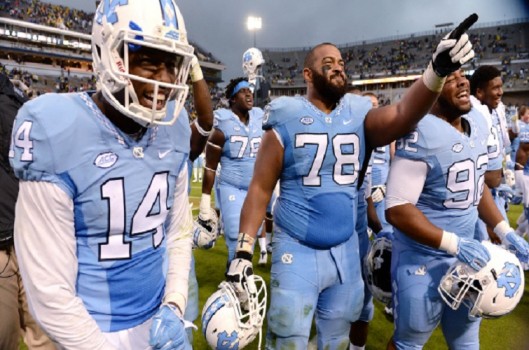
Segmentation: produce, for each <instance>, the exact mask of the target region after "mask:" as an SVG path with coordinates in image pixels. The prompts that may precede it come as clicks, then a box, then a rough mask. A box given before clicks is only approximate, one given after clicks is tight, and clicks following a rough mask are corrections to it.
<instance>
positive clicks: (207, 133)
mask: <svg viewBox="0 0 529 350" xmlns="http://www.w3.org/2000/svg"><path fill="white" fill-rule="evenodd" d="M195 126H196V127H197V131H198V133H199V134H200V135H202V136H204V137H208V136H209V135H211V131H212V130H213V128H212V129H211V130H209V131H206V130H204V129H202V127H201V126H200V124H198V118H196V119H195Z"/></svg>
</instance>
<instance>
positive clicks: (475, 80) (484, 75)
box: [470, 66, 501, 96]
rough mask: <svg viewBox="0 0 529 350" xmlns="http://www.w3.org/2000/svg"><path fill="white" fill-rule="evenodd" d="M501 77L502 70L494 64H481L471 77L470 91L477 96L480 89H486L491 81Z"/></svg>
mask: <svg viewBox="0 0 529 350" xmlns="http://www.w3.org/2000/svg"><path fill="white" fill-rule="evenodd" d="M497 77H501V72H500V70H499V69H498V68H496V67H494V66H481V67H479V68H478V69H476V70H475V71H474V74H472V76H471V77H470V93H471V94H472V95H474V96H476V91H477V90H478V89H484V88H485V86H486V85H487V83H488V82H489V81H491V80H492V79H494V78H497Z"/></svg>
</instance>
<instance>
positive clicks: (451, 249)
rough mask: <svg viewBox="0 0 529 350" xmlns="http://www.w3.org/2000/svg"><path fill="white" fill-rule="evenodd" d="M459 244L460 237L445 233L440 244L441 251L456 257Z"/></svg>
mask: <svg viewBox="0 0 529 350" xmlns="http://www.w3.org/2000/svg"><path fill="white" fill-rule="evenodd" d="M458 243H459V237H458V236H457V235H456V234H455V233H452V232H448V231H443V236H442V238H441V243H440V244H439V249H441V250H444V251H445V252H447V253H448V254H451V255H456V254H457V250H458V249H457V246H458Z"/></svg>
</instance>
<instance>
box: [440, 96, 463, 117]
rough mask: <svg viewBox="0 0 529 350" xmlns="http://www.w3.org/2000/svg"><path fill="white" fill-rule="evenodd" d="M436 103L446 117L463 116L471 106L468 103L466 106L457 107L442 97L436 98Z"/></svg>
mask: <svg viewBox="0 0 529 350" xmlns="http://www.w3.org/2000/svg"><path fill="white" fill-rule="evenodd" d="M437 103H438V104H439V107H441V109H442V110H443V112H444V113H445V114H446V116H456V117H459V116H462V115H463V114H467V113H468V112H470V110H471V109H472V106H471V105H470V103H469V104H468V106H458V105H456V104H454V103H452V102H451V101H448V100H447V99H445V98H444V97H443V96H439V97H438V98H437Z"/></svg>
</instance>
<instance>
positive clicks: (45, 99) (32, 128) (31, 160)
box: [9, 94, 76, 195]
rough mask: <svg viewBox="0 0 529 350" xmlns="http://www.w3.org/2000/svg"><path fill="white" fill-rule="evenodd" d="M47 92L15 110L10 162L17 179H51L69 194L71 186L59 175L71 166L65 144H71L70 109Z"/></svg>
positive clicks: (71, 190) (59, 99)
mask: <svg viewBox="0 0 529 350" xmlns="http://www.w3.org/2000/svg"><path fill="white" fill-rule="evenodd" d="M49 95H50V96H47V95H43V96H41V97H39V98H37V99H35V100H33V101H30V102H27V103H26V104H24V105H23V106H22V108H21V109H20V110H19V112H18V115H17V117H16V119H15V123H14V125H13V131H12V138H11V148H10V154H9V156H10V162H11V166H12V167H13V170H14V172H15V175H16V176H17V177H18V178H19V179H20V180H24V181H47V182H51V183H54V184H56V185H58V186H59V187H60V188H62V189H63V190H64V191H65V192H66V193H68V194H70V195H71V194H72V193H73V192H74V191H75V189H74V188H73V185H72V184H71V183H69V181H68V179H67V177H65V176H63V175H64V174H65V173H66V171H67V169H68V167H69V166H70V165H71V164H69V162H68V161H67V159H68V152H69V149H68V147H67V146H65V145H71V144H75V141H73V140H72V138H74V137H76V136H75V132H74V131H73V129H71V128H70V126H71V123H72V119H73V118H69V116H70V115H69V114H68V113H72V112H71V109H69V108H68V105H69V104H68V102H69V101H68V100H67V99H66V100H65V101H63V100H64V99H65V98H62V97H59V95H58V94H49ZM56 106H59V107H56ZM68 111H70V112H68ZM69 128H70V129H69ZM59 160H60V162H58V161H59Z"/></svg>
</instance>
